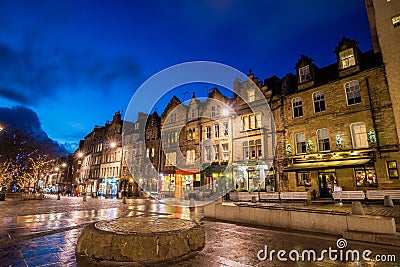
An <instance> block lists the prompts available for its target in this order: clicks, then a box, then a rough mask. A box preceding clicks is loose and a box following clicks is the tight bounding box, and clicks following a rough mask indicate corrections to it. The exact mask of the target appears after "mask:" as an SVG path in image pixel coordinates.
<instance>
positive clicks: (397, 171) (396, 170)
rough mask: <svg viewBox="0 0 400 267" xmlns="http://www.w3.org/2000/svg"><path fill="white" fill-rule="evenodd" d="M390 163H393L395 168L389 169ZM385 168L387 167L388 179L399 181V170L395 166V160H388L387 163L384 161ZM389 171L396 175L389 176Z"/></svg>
mask: <svg viewBox="0 0 400 267" xmlns="http://www.w3.org/2000/svg"><path fill="white" fill-rule="evenodd" d="M390 163H394V164H395V167H390ZM386 166H387V170H388V176H389V179H399V168H398V165H397V161H396V160H388V161H386ZM391 170H394V171H395V172H396V173H397V175H391V174H390V171H391Z"/></svg>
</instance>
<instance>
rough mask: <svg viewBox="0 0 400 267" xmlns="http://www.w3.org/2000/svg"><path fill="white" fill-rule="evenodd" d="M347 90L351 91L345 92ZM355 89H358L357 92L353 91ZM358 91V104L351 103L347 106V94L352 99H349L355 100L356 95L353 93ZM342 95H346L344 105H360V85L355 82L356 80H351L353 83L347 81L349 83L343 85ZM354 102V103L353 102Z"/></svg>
mask: <svg viewBox="0 0 400 267" xmlns="http://www.w3.org/2000/svg"><path fill="white" fill-rule="evenodd" d="M347 88H348V89H349V90H351V91H350V92H347ZM356 88H358V90H355V89H356ZM357 91H358V94H359V96H360V102H357V103H352V104H349V94H352V96H353V97H352V98H351V99H356V96H355V95H356V94H357V93H355V92H357ZM344 93H345V94H346V104H347V106H352V105H357V104H360V103H362V98H361V87H360V83H359V82H358V81H357V80H353V81H349V82H346V83H345V84H344ZM354 102H355V101H354Z"/></svg>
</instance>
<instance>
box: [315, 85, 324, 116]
mask: <svg viewBox="0 0 400 267" xmlns="http://www.w3.org/2000/svg"><path fill="white" fill-rule="evenodd" d="M312 99H313V104H314V113H320V112H324V111H325V110H326V103H325V93H324V91H322V90H319V91H316V92H314V93H313V94H312ZM317 103H318V106H319V108H320V109H321V103H324V106H323V107H324V110H320V111H316V108H315V107H316V104H317Z"/></svg>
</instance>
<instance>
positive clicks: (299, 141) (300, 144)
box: [295, 133, 307, 154]
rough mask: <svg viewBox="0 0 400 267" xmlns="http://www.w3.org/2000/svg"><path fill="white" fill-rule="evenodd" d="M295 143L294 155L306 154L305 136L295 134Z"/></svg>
mask: <svg viewBox="0 0 400 267" xmlns="http://www.w3.org/2000/svg"><path fill="white" fill-rule="evenodd" d="M295 142H296V154H303V153H306V152H307V150H306V135H305V134H304V133H296V135H295Z"/></svg>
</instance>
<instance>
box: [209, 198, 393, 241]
mask: <svg viewBox="0 0 400 267" xmlns="http://www.w3.org/2000/svg"><path fill="white" fill-rule="evenodd" d="M205 217H209V218H214V219H220V220H226V221H232V222H238V223H250V224H255V225H262V226H270V227H279V228H286V229H294V230H306V231H311V232H320V233H330V234H339V235H342V234H343V233H344V232H348V231H358V232H365V233H371V234H395V233H396V224H395V221H394V219H393V218H386V217H381V216H368V215H364V216H361V215H350V214H347V213H345V212H334V211H324V210H312V209H304V208H293V207H290V208H284V207H274V206H270V207H268V206H258V205H246V204H242V205H222V204H221V203H218V204H213V205H209V206H207V212H205Z"/></svg>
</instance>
